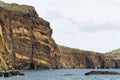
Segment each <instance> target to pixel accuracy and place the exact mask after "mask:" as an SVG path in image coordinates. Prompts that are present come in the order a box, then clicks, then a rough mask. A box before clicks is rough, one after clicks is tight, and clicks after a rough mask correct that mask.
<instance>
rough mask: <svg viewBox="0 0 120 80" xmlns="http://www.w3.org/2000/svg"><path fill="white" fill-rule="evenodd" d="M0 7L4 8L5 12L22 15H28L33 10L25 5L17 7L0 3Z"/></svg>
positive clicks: (16, 5)
mask: <svg viewBox="0 0 120 80" xmlns="http://www.w3.org/2000/svg"><path fill="white" fill-rule="evenodd" d="M0 7H2V8H5V9H7V10H12V11H17V12H22V13H29V12H30V11H31V10H34V7H32V6H26V5H18V4H16V3H12V4H8V3H4V2H2V1H0Z"/></svg>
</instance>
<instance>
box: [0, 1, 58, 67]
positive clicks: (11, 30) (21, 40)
mask: <svg viewBox="0 0 120 80" xmlns="http://www.w3.org/2000/svg"><path fill="white" fill-rule="evenodd" d="M51 35H52V29H51V28H50V24H49V22H47V21H45V20H43V19H42V18H40V17H39V16H38V15H37V13H36V11H35V9H34V8H33V7H31V6H25V5H18V4H6V3H4V2H0V53H1V54H0V61H1V63H0V65H1V66H0V69H3V67H4V68H5V69H12V68H11V67H12V66H13V68H17V69H39V68H55V67H56V65H55V63H56V62H55V61H56V58H55V53H57V47H56V44H55V41H54V40H53V39H52V38H51ZM3 55H4V56H3Z"/></svg>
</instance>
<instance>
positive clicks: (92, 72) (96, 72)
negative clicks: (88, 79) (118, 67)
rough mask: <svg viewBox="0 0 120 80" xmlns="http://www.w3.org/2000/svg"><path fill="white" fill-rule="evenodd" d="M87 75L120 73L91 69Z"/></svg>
mask: <svg viewBox="0 0 120 80" xmlns="http://www.w3.org/2000/svg"><path fill="white" fill-rule="evenodd" d="M85 75H120V73H118V72H112V71H90V72H87V73H85Z"/></svg>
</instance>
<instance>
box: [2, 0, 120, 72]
mask: <svg viewBox="0 0 120 80" xmlns="http://www.w3.org/2000/svg"><path fill="white" fill-rule="evenodd" d="M51 35H52V29H51V28H50V24H49V22H47V21H45V20H44V19H42V18H40V17H39V16H38V15H37V13H36V11H35V9H34V8H33V7H31V6H25V5H18V4H6V3H4V2H0V70H10V69H41V68H115V67H116V66H119V65H120V64H119V61H116V60H111V59H108V58H106V56H105V55H103V54H99V53H96V52H91V51H84V50H78V49H73V48H68V47H64V46H57V45H56V43H55V41H54V40H53V39H52V37H51Z"/></svg>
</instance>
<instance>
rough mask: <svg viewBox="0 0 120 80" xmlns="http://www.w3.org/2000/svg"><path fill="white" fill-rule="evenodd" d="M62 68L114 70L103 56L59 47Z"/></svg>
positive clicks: (114, 65) (112, 64) (114, 64)
mask: <svg viewBox="0 0 120 80" xmlns="http://www.w3.org/2000/svg"><path fill="white" fill-rule="evenodd" d="M59 50H60V53H61V54H60V64H61V67H62V68H116V63H115V62H114V61H113V60H110V59H108V58H107V57H106V56H105V55H104V54H101V53H97V52H92V51H85V50H79V49H75V48H69V47H64V46H59Z"/></svg>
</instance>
